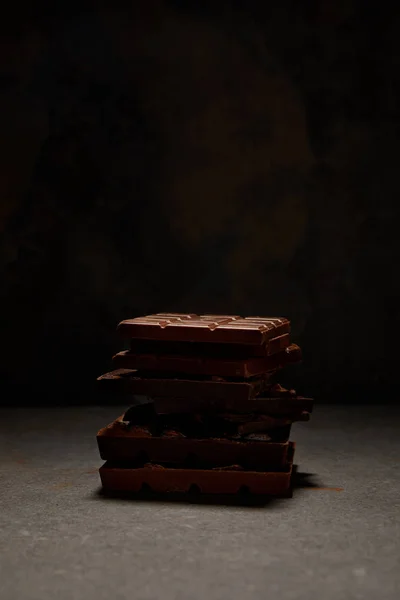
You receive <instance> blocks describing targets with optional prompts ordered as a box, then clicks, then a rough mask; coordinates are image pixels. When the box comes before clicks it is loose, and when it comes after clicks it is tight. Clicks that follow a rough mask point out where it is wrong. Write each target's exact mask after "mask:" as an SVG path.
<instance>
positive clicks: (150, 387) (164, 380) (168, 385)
mask: <svg viewBox="0 0 400 600" xmlns="http://www.w3.org/2000/svg"><path fill="white" fill-rule="evenodd" d="M265 381H266V380H265V378H262V377H259V378H255V379H249V380H247V381H232V380H231V381H228V380H226V379H222V378H219V377H209V378H206V377H204V378H200V377H199V376H197V377H196V378H194V377H193V378H190V376H189V375H186V376H185V379H177V378H176V376H175V377H174V376H173V375H172V376H171V375H170V376H168V375H167V374H164V375H162V376H159V375H157V374H151V373H147V372H143V373H142V372H140V371H133V370H129V369H117V370H115V371H111V372H110V373H106V374H105V375H102V376H101V377H99V378H98V382H99V383H100V384H101V385H102V386H103V387H104V388H105V387H108V389H110V390H114V391H115V389H116V388H115V385H116V384H117V383H118V388H119V390H120V391H121V392H122V393H132V394H138V395H144V396H152V397H169V398H170V397H182V398H188V399H190V400H187V401H188V402H191V401H192V399H195V398H197V399H201V398H210V399H211V398H225V399H230V400H242V401H246V400H248V399H250V398H253V397H255V396H256V395H257V394H259V393H260V392H261V391H262V390H263V389H264V387H265ZM113 385H114V388H113V387H112V386H113ZM177 412H180V411H177Z"/></svg>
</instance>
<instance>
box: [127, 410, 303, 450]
mask: <svg viewBox="0 0 400 600" xmlns="http://www.w3.org/2000/svg"><path fill="white" fill-rule="evenodd" d="M298 420H305V417H303V416H301V417H299V419H298ZM123 422H124V423H125V424H126V426H127V427H130V428H132V427H135V426H139V428H141V432H140V435H145V433H144V431H145V430H146V431H147V434H146V435H154V436H161V435H166V433H167V432H169V435H170V436H173V437H188V438H226V439H241V438H242V437H243V436H247V435H249V434H253V433H260V432H262V433H263V434H266V435H265V436H264V439H269V440H272V441H275V442H286V441H287V440H288V438H289V435H290V427H291V425H292V423H293V422H294V421H293V420H292V419H289V418H284V417H283V418H274V417H271V416H269V415H240V414H239V415H238V414H228V413H223V414H193V413H184V414H176V413H175V414H157V413H156V411H155V408H154V404H141V405H139V406H132V407H131V408H129V409H128V410H127V411H126V413H125V414H124V416H123Z"/></svg>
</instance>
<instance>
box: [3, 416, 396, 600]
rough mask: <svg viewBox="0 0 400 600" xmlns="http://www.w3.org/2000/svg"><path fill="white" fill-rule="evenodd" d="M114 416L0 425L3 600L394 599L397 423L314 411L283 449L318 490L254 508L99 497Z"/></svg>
mask: <svg viewBox="0 0 400 600" xmlns="http://www.w3.org/2000/svg"><path fill="white" fill-rule="evenodd" d="M122 410H123V409H121V410H119V408H117V409H115V408H114V409H113V408H110V407H101V408H96V407H90V408H73V409H64V408H62V409H54V410H48V411H45V410H43V409H36V410H35V409H29V410H26V409H25V410H2V411H1V412H0V449H1V454H0V457H1V458H0V483H1V486H0V508H1V510H0V557H1V558H0V597H1V599H2V600H9V599H18V600H25V599H26V600H27V599H29V600H34V599H35V600H36V599H38V600H47V599H48V598H49V599H50V598H51V599H52V600H53V599H56V600H64V599H65V600H67V599H70V598H85V599H86V600H90V599H92V598H93V599H96V600H103V599H107V600H108V599H116V600H119V599H121V598H130V599H132V598H135V599H139V600H150V599H151V600H153V599H158V598H163V599H165V600H175V599H176V600H180V599H187V598H192V599H194V600H204V599H207V600H217V599H225V598H243V599H253V598H254V599H257V600H258V599H259V598H268V597H271V598H276V599H284V600H286V599H287V600H289V599H296V600H297V599H299V600H300V599H301V600H302V599H304V600H313V599H314V598H315V599H317V598H318V599H323V600H331V599H332V600H333V599H335V600H336V599H337V598H341V599H353V598H354V599H360V600H361V599H363V600H364V599H371V600H376V599H378V598H379V599H380V600H384V599H390V600H395V599H396V600H397V599H398V598H399V597H400V595H399V594H400V573H399V564H400V560H399V559H400V546H399V539H400V538H399V534H400V527H399V524H400V501H399V499H400V480H399V470H398V468H399V460H398V457H399V451H400V441H399V435H398V434H399V422H400V412H399V410H397V409H393V407H392V408H391V409H390V415H389V416H386V414H385V413H386V412H388V410H389V409H387V408H386V409H385V407H371V406H370V407H368V408H363V407H349V408H346V407H333V406H323V407H317V409H316V411H315V414H314V416H313V418H312V421H311V422H310V423H305V424H297V425H296V426H295V427H294V431H293V436H292V437H293V439H295V440H296V441H297V443H298V445H297V453H296V463H297V464H298V465H299V471H301V472H303V473H304V472H306V473H310V474H313V477H312V478H311V480H312V481H313V482H314V484H315V485H316V487H305V488H301V489H297V490H296V491H295V493H294V497H293V498H292V499H290V500H282V501H278V502H273V503H270V504H268V505H266V506H264V507H239V506H226V505H225V506H224V505H222V506H216V505H212V504H210V505H208V504H196V503H193V504H184V503H179V502H165V501H162V502H156V501H153V502H146V501H132V500H131V501H127V500H122V499H105V498H102V497H101V496H99V494H98V490H99V477H98V473H97V468H98V466H99V465H100V464H101V461H100V459H99V456H98V453H97V448H96V443H95V434H96V431H97V429H99V428H100V427H101V426H102V425H104V424H106V423H107V422H109V421H111V420H112V419H113V417H114V416H116V415H118V414H119V412H122ZM341 488H342V490H341V491H339V490H340V489H341Z"/></svg>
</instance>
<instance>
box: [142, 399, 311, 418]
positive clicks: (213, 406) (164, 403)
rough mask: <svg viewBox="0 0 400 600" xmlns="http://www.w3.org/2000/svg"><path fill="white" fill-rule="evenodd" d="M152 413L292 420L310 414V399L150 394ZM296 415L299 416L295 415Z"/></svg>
mask: <svg viewBox="0 0 400 600" xmlns="http://www.w3.org/2000/svg"><path fill="white" fill-rule="evenodd" d="M153 401H154V406H155V409H156V412H157V413H159V414H168V413H192V412H201V413H220V412H230V413H252V414H267V415H271V416H276V417H281V416H282V417H283V416H287V415H288V416H290V418H291V419H292V421H297V420H302V419H301V415H302V413H303V412H306V413H311V411H312V408H313V404H314V401H313V400H312V399H311V398H303V397H301V396H296V397H288V398H285V397H278V398H264V397H262V398H261V397H259V396H258V397H257V398H251V399H247V400H242V399H232V398H222V399H221V398H204V397H202V398H177V397H175V398H158V397H153ZM297 417H299V418H297Z"/></svg>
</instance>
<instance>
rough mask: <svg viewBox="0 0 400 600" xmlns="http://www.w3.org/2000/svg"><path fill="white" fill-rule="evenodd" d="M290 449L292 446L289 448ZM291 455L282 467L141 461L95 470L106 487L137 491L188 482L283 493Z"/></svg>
mask: <svg viewBox="0 0 400 600" xmlns="http://www.w3.org/2000/svg"><path fill="white" fill-rule="evenodd" d="M293 452H294V450H293ZM292 467H293V456H292V457H291V458H290V462H289V464H288V465H287V468H286V470H285V471H278V472H262V471H249V470H236V469H235V466H234V465H232V468H231V469H226V470H225V469H224V470H218V469H207V470H205V469H184V468H171V467H167V468H166V467H163V466H161V465H152V464H148V465H144V466H143V467H139V468H130V467H129V466H122V465H119V464H118V463H113V462H106V463H105V464H104V465H103V466H102V467H101V468H100V470H99V473H100V478H101V482H102V485H103V488H104V490H106V491H121V492H122V491H124V492H139V491H140V490H141V489H142V487H143V486H144V485H145V486H148V487H150V489H151V490H152V491H154V492H158V493H163V492H189V490H190V489H191V487H192V486H196V487H197V489H198V490H199V491H200V492H202V493H204V494H237V493H238V492H239V491H240V490H241V488H243V487H245V488H246V490H247V491H249V492H250V493H252V494H265V495H271V496H280V495H287V493H288V491H289V489H290V483H291V475H292Z"/></svg>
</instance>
